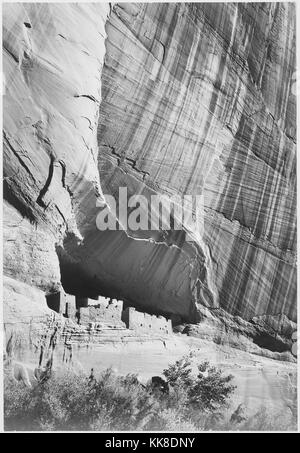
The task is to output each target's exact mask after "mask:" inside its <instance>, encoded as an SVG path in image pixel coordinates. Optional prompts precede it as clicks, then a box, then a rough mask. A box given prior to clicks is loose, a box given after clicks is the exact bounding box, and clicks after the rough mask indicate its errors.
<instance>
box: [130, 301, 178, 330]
mask: <svg viewBox="0 0 300 453" xmlns="http://www.w3.org/2000/svg"><path fill="white" fill-rule="evenodd" d="M122 320H123V321H124V322H125V324H126V327H127V328H128V329H133V330H136V331H138V332H141V333H149V334H150V333H156V334H171V333H172V324H171V320H170V319H168V320H167V319H166V318H164V317H163V316H155V315H149V314H148V313H142V312H139V311H136V310H135V308H133V307H128V308H126V309H125V310H124V311H123V315H122Z"/></svg>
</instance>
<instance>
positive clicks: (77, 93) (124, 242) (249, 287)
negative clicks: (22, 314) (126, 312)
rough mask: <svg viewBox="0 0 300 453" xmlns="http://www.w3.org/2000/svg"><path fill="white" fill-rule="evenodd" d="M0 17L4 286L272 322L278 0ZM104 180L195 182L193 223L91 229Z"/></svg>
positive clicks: (283, 243)
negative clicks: (197, 204) (199, 204)
mask: <svg viewBox="0 0 300 453" xmlns="http://www.w3.org/2000/svg"><path fill="white" fill-rule="evenodd" d="M3 25H4V29H3V47H4V50H3V70H4V75H5V82H6V84H5V93H4V96H3V109H4V121H3V139H4V146H3V150H4V241H5V246H4V273H5V274H6V275H7V276H8V277H9V278H10V280H9V281H10V286H9V288H10V289H11V288H12V284H11V279H15V280H16V281H22V282H25V283H26V284H29V285H31V286H32V287H33V288H37V290H42V291H44V292H45V293H47V294H48V293H50V292H52V291H56V290H58V289H59V288H60V287H61V284H63V286H64V288H65V290H66V291H68V292H70V293H72V294H82V292H83V291H85V292H86V294H85V295H87V296H91V297H93V295H95V294H102V295H103V296H109V297H113V298H117V299H124V300H127V301H129V302H130V304H131V305H134V306H136V307H137V308H139V309H141V310H144V311H149V312H150V313H157V314H159V313H161V314H169V315H170V314H177V315H180V316H181V318H182V319H183V320H185V321H189V322H197V321H199V320H200V319H201V307H203V306H205V307H207V308H208V309H213V310H214V311H215V313H217V311H218V310H222V313H224V312H225V313H228V314H229V315H233V316H239V317H241V318H243V319H245V320H248V321H251V320H253V319H254V320H255V322H259V320H261V319H263V322H264V323H267V324H268V325H269V326H271V327H272V329H274V331H275V332H276V331H280V332H281V333H283V334H284V333H285V331H284V329H282V323H281V322H280V321H278V323H277V324H276V323H275V322H274V319H275V320H281V319H283V318H284V319H285V322H287V323H290V322H291V323H293V322H295V321H296V165H295V157H296V98H295V95H294V92H293V77H294V72H295V5H294V4H292V3H253V4H252V3H248V4H233V3H232V4H230V3H226V4H222V3H221V4H220V3H219V4H212V3H209V4H180V3H175V4H143V3H141V4H130V3H128V4H125V3H124V4H119V5H118V4H114V6H111V4H34V5H33V4H6V5H4V7H3ZM119 187H126V188H127V190H128V195H129V196H130V195H133V194H142V195H144V196H145V197H147V199H150V197H151V195H153V194H160V195H162V196H164V197H170V196H174V197H178V199H179V198H180V196H183V195H199V196H201V197H202V200H203V208H202V222H201V226H199V228H195V224H194V223H193V222H192V221H191V222H190V224H189V223H188V224H186V225H185V227H184V229H183V230H182V231H175V230H171V231H163V230H160V231H151V230H149V231H129V230H127V231H122V230H121V231H104V232H101V231H99V230H98V229H97V227H96V217H97V214H98V212H99V208H98V207H97V206H96V200H97V199H98V198H99V197H100V198H101V199H103V198H104V199H105V195H108V194H111V195H114V196H116V197H117V194H118V190H119ZM190 211H191V217H192V215H193V214H194V213H193V207H192V206H191V207H190ZM187 239H189V240H187ZM16 284H17V282H16ZM9 300H10V298H9V292H8V296H7V297H6V299H5V304H7V305H9ZM26 300H27V299H26ZM26 300H25V299H24V303H25V302H26ZM281 315H282V316H281ZM289 331H290V329H289Z"/></svg>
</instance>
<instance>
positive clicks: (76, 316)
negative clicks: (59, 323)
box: [46, 291, 172, 335]
mask: <svg viewBox="0 0 300 453" xmlns="http://www.w3.org/2000/svg"><path fill="white" fill-rule="evenodd" d="M46 301H47V305H48V307H49V308H50V309H51V310H53V311H55V312H56V313H60V314H61V315H63V316H64V317H65V318H68V319H70V320H72V321H73V322H75V323H77V324H79V325H81V326H84V327H91V328H101V327H106V328H111V329H117V328H123V329H124V328H126V329H130V330H133V331H134V332H136V333H139V334H141V335H147V334H151V335H171V334H172V321H171V319H167V318H165V317H164V316H161V315H159V316H156V315H151V314H149V313H144V312H140V311H137V310H136V309H135V308H134V307H130V306H126V307H124V303H123V301H122V300H116V299H111V298H106V297H102V296H98V297H96V298H95V299H91V298H89V297H83V296H74V295H71V294H67V293H65V292H64V291H59V292H56V293H53V294H50V295H48V296H46Z"/></svg>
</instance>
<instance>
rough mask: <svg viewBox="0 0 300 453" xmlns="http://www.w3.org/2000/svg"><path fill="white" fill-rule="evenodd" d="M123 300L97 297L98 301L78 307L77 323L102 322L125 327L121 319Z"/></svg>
mask: <svg viewBox="0 0 300 453" xmlns="http://www.w3.org/2000/svg"><path fill="white" fill-rule="evenodd" d="M122 311H123V301H121V300H112V299H107V298H105V297H99V299H98V303H95V301H94V300H93V303H92V304H89V303H88V305H87V306H81V307H79V308H78V312H79V316H78V317H79V323H80V324H83V325H84V324H89V323H104V324H112V325H117V326H120V327H125V326H124V323H123V321H122Z"/></svg>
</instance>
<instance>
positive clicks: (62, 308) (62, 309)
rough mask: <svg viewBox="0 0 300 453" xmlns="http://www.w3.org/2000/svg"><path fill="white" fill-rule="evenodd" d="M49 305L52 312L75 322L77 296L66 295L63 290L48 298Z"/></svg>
mask: <svg viewBox="0 0 300 453" xmlns="http://www.w3.org/2000/svg"><path fill="white" fill-rule="evenodd" d="M46 300H47V305H48V307H49V308H50V309H51V310H54V311H56V312H57V313H61V314H62V315H64V316H65V317H67V318H71V319H73V320H75V316H76V304H75V296H73V295H72V294H66V293H65V292H64V291H63V290H62V291H59V292H57V293H53V294H49V295H48V296H46Z"/></svg>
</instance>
